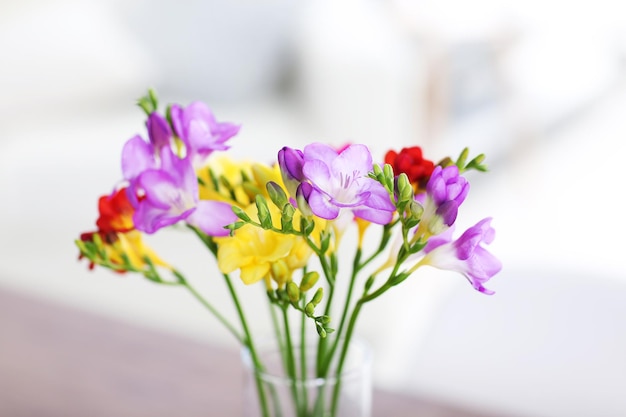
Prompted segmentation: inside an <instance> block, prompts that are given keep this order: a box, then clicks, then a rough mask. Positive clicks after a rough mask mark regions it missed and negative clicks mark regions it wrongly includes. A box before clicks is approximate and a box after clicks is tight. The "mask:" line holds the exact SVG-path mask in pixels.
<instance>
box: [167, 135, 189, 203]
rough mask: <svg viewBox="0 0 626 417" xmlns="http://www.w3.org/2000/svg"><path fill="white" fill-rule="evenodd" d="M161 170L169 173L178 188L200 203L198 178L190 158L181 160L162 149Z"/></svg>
mask: <svg viewBox="0 0 626 417" xmlns="http://www.w3.org/2000/svg"><path fill="white" fill-rule="evenodd" d="M161 170H163V171H164V172H167V173H168V174H169V175H170V177H171V178H172V180H173V181H174V183H175V184H176V185H177V187H178V188H179V189H181V190H184V192H185V193H187V194H189V195H192V196H193V200H194V201H195V202H197V201H198V197H197V196H198V178H197V176H196V173H195V171H194V169H193V166H192V165H191V161H190V159H189V157H186V158H179V157H177V156H176V155H174V153H173V152H172V150H171V149H170V148H169V147H167V148H163V149H161Z"/></svg>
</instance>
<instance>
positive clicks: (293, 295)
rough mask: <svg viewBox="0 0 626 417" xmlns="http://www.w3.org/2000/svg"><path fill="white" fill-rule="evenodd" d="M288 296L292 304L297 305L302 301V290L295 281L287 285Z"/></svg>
mask: <svg viewBox="0 0 626 417" xmlns="http://www.w3.org/2000/svg"><path fill="white" fill-rule="evenodd" d="M287 296H288V297H289V301H291V302H292V303H297V302H298V301H299V300H300V289H299V288H298V285H296V283H295V282H293V281H289V282H288V283H287Z"/></svg>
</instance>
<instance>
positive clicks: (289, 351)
mask: <svg viewBox="0 0 626 417" xmlns="http://www.w3.org/2000/svg"><path fill="white" fill-rule="evenodd" d="M282 310H283V326H284V327H285V342H286V346H285V350H284V351H282V354H283V355H286V362H287V369H286V370H287V375H288V376H289V380H290V381H289V382H290V383H289V385H290V386H291V395H292V396H293V401H294V405H295V407H296V412H297V414H298V416H303V415H304V412H305V411H306V410H302V404H301V402H300V397H299V395H298V387H297V384H296V382H297V378H296V361H295V358H294V355H293V342H292V340H291V328H290V326H289V315H288V312H287V308H286V307H283V309H282Z"/></svg>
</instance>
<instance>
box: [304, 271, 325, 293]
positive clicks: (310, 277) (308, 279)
mask: <svg viewBox="0 0 626 417" xmlns="http://www.w3.org/2000/svg"><path fill="white" fill-rule="evenodd" d="M319 278H320V274H319V272H317V271H310V272H307V273H306V274H304V276H303V277H302V282H300V291H302V292H307V291H308V290H310V289H311V288H313V286H314V285H315V284H317V280H318V279H319Z"/></svg>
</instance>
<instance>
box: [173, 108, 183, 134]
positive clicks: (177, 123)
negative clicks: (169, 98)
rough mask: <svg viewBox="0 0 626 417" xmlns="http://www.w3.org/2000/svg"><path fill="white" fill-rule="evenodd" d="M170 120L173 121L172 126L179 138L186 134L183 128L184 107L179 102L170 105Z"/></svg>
mask: <svg viewBox="0 0 626 417" xmlns="http://www.w3.org/2000/svg"><path fill="white" fill-rule="evenodd" d="M170 120H171V121H172V127H173V128H174V132H175V133H176V135H177V136H178V137H179V138H182V137H183V136H185V132H184V129H183V109H182V107H180V106H179V105H178V104H173V105H172V106H171V107H170Z"/></svg>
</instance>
